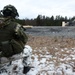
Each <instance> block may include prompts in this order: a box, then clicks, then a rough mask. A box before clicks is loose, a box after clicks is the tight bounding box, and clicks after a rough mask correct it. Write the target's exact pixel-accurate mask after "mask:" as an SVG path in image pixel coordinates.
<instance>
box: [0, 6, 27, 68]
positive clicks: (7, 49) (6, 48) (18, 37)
mask: <svg viewBox="0 0 75 75" xmlns="http://www.w3.org/2000/svg"><path fill="white" fill-rule="evenodd" d="M1 13H2V14H3V17H2V18H1V19H0V64H1V65H0V66H2V64H4V63H6V62H9V61H10V62H11V61H12V60H15V59H16V58H15V56H14V55H16V54H19V55H20V53H21V52H23V50H24V47H25V44H26V43H27V40H28V37H27V35H26V34H25V32H24V28H23V27H22V26H21V25H20V24H18V23H16V21H15V19H16V17H19V14H18V12H17V9H16V8H15V7H14V6H13V5H7V6H5V7H4V8H3V10H1ZM4 58H5V59H4ZM0 69H1V67H0Z"/></svg>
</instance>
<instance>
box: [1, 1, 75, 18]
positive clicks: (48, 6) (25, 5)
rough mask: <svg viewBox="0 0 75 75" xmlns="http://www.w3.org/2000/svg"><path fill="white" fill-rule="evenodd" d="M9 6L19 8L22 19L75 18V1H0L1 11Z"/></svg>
mask: <svg viewBox="0 0 75 75" xmlns="http://www.w3.org/2000/svg"><path fill="white" fill-rule="evenodd" d="M8 4H12V5H14V6H15V7H16V8H17V10H18V13H19V18H21V19H25V18H30V19H31V18H36V17H37V16H38V15H45V16H48V17H51V16H52V15H53V16H56V15H61V16H63V17H64V16H67V17H73V16H75V0H0V9H1V10H2V9H3V7H4V6H5V5H8Z"/></svg>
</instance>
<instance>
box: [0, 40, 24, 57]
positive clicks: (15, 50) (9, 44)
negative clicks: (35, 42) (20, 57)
mask: <svg viewBox="0 0 75 75" xmlns="http://www.w3.org/2000/svg"><path fill="white" fill-rule="evenodd" d="M0 48H1V55H0V56H1V57H11V56H12V55H14V54H19V53H21V52H22V51H23V49H24V46H23V45H21V44H20V43H18V42H17V41H15V40H14V39H12V40H11V41H4V42H1V47H0Z"/></svg>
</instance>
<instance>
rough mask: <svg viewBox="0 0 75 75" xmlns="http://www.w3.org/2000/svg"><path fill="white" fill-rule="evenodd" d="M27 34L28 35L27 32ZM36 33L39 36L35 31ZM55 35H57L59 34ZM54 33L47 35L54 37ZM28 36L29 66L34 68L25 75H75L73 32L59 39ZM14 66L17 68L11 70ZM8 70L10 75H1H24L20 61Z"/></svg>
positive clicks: (74, 39)
mask: <svg viewBox="0 0 75 75" xmlns="http://www.w3.org/2000/svg"><path fill="white" fill-rule="evenodd" d="M63 31H64V30H63ZM34 32H35V31H34ZM69 32H70V29H69V31H68V32H66V36H67V33H68V35H69V34H70V33H69ZM27 33H28V34H29V32H27ZM36 33H38V34H39V32H37V31H36ZM36 33H35V34H36ZM42 33H43V32H42ZM56 33H57V34H59V33H60V32H59V33H58V32H56ZM56 33H55V32H52V33H49V34H52V35H54V34H56ZM60 34H61V33H60ZM62 34H63V33H62ZM64 34H65V33H64ZM43 35H44V34H43ZM28 36H29V40H28V42H27V45H29V46H30V47H31V48H32V55H31V66H33V67H34V68H31V70H30V71H29V72H28V73H27V74H26V75H75V38H72V36H73V37H74V34H73V32H72V36H71V34H70V36H71V37H69V38H68V37H64V36H65V35H63V36H60V37H55V36H53V37H51V36H34V35H28ZM16 65H17V66H18V67H17V68H16V69H15V70H13V67H14V66H16ZM10 69H11V70H12V74H5V73H4V74H1V75H25V74H23V73H22V70H23V65H22V62H21V59H20V60H17V61H14V62H13V63H12V66H10Z"/></svg>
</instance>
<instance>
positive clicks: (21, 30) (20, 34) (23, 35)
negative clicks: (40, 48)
mask: <svg viewBox="0 0 75 75" xmlns="http://www.w3.org/2000/svg"><path fill="white" fill-rule="evenodd" d="M15 35H16V38H17V39H19V40H21V41H22V42H23V43H24V44H26V42H27V41H28V37H27V35H26V33H25V31H24V28H23V27H22V26H21V25H20V24H17V26H16V28H15Z"/></svg>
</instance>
